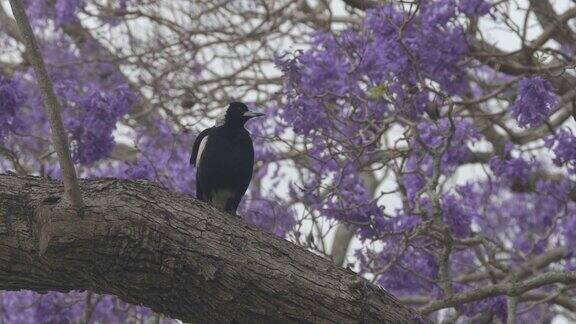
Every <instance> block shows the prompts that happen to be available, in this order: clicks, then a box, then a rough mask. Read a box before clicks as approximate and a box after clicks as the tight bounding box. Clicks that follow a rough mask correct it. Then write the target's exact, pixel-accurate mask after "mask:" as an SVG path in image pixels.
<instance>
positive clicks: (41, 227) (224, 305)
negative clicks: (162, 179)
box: [0, 175, 420, 323]
mask: <svg viewBox="0 0 576 324" xmlns="http://www.w3.org/2000/svg"><path fill="white" fill-rule="evenodd" d="M81 188H82V191H83V192H82V193H83V196H84V197H85V205H86V208H85V209H86V211H85V213H84V217H82V218H78V217H71V213H73V210H70V209H67V208H66V205H65V204H62V202H61V201H62V200H61V198H62V195H63V190H62V188H61V186H60V185H59V183H58V182H55V181H51V180H46V179H42V178H37V177H18V176H13V175H0V289H8V290H18V289H31V290H35V291H40V292H42V291H48V290H57V291H69V290H72V289H80V290H84V289H90V290H92V291H94V292H96V293H111V294H115V295H118V296H119V297H120V298H122V299H124V300H126V301H128V302H131V303H137V304H144V305H146V306H149V307H151V308H152V309H153V310H155V311H157V312H162V313H165V314H167V315H169V316H172V317H175V318H179V319H181V320H184V321H192V322H198V323H216V322H218V323H231V322H236V323H263V322H266V323H277V322H282V323H290V322H298V323H330V322H338V323H358V322H362V323H413V322H417V321H418V320H419V318H420V317H419V315H418V314H417V313H416V312H415V311H413V310H411V309H409V308H408V307H406V306H404V305H402V304H401V303H400V302H399V301H398V300H397V299H396V298H394V297H393V296H391V295H389V294H388V293H386V292H385V291H383V290H381V289H379V288H377V287H375V286H373V285H371V284H369V283H368V282H367V281H366V280H364V279H362V278H360V277H358V276H357V275H356V274H355V273H353V272H351V271H348V270H345V269H342V268H340V267H339V266H337V265H335V264H333V263H332V262H330V261H329V260H326V259H323V258H321V257H319V256H317V255H315V254H313V253H310V252H308V251H306V250H304V249H302V248H301V247H298V246H296V245H294V244H291V243H290V242H287V241H285V240H283V239H281V238H278V237H275V236H273V235H271V234H267V233H263V232H261V231H260V230H258V229H255V228H252V227H251V226H248V225H246V224H245V223H244V221H243V220H241V219H240V218H236V217H232V216H230V215H227V214H222V213H220V212H218V211H216V210H215V209H213V208H211V207H209V206H208V205H205V204H203V203H201V202H199V201H197V200H195V199H192V198H190V197H189V196H185V195H182V194H178V193H172V192H169V191H167V190H165V189H162V188H160V187H157V186H155V185H153V184H149V183H147V182H131V181H124V180H117V179H101V180H84V181H82V186H81Z"/></svg>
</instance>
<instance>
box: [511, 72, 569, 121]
mask: <svg viewBox="0 0 576 324" xmlns="http://www.w3.org/2000/svg"><path fill="white" fill-rule="evenodd" d="M557 103H558V96H557V95H556V93H555V92H554V88H553V87H552V84H550V82H549V81H548V80H545V79H543V78H542V77H538V76H536V77H524V78H523V79H522V80H520V82H519V85H518V98H517V99H516V101H515V102H514V104H512V105H511V106H510V114H511V116H512V117H513V118H515V119H516V121H517V122H518V126H520V127H524V128H525V127H533V126H538V125H540V124H542V123H543V122H544V121H545V120H547V119H548V116H549V115H550V112H551V110H552V108H554V107H555V106H556V104H557Z"/></svg>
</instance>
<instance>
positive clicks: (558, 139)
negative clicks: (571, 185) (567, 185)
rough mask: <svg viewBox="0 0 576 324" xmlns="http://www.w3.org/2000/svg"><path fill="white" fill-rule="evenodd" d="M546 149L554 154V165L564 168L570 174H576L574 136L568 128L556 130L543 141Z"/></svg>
mask: <svg viewBox="0 0 576 324" xmlns="http://www.w3.org/2000/svg"><path fill="white" fill-rule="evenodd" d="M545 144H546V147H548V148H549V149H551V150H552V152H554V159H553V161H554V164H555V165H557V166H559V167H561V166H565V167H566V168H567V169H568V172H569V173H570V174H576V136H574V134H573V133H572V130H570V129H569V128H563V129H560V130H558V132H557V133H556V134H555V135H554V136H550V137H548V138H547V139H546V141H545Z"/></svg>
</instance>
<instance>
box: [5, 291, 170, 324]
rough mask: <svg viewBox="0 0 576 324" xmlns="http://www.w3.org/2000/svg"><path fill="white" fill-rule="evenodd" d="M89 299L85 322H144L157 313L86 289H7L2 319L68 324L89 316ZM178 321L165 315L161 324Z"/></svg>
mask: <svg viewBox="0 0 576 324" xmlns="http://www.w3.org/2000/svg"><path fill="white" fill-rule="evenodd" d="M87 302H89V303H90V304H91V307H92V312H91V314H90V316H89V317H88V319H87V322H86V323H111V324H115V323H118V324H119V323H126V322H133V323H144V322H146V321H147V320H150V319H152V317H153V315H154V313H152V311H150V309H148V308H145V307H142V306H133V305H130V304H128V303H125V302H123V301H121V300H119V299H118V298H116V297H114V296H103V295H91V296H90V298H89V297H88V293H87V292H78V291H74V292H70V293H67V294H64V293H58V292H50V293H47V294H37V293H33V292H29V291H27V292H4V293H2V294H0V322H2V323H19V324H34V323H47V324H66V323H78V322H80V321H82V320H83V319H86V317H85V316H86V314H85V307H86V303H87ZM174 322H175V321H173V320H171V319H170V318H165V319H164V320H163V321H162V323H165V324H169V323H174Z"/></svg>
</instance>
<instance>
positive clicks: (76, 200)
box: [10, 0, 83, 209]
mask: <svg viewBox="0 0 576 324" xmlns="http://www.w3.org/2000/svg"><path fill="white" fill-rule="evenodd" d="M10 6H11V7H12V13H13V14H14V18H15V19H16V24H17V25H18V29H19V30H20V33H21V36H22V40H23V42H24V45H25V46H26V49H27V51H28V52H29V60H30V63H31V64H32V66H33V67H34V71H35V73H36V79H37V80H38V88H39V89H40V93H41V95H42V99H43V101H44V107H45V109H46V113H47V114H48V118H49V119H50V125H51V127H52V141H53V143H54V147H55V149H56V152H57V153H58V159H59V161H60V168H61V170H62V180H63V182H64V188H65V191H66V194H67V195H68V197H69V198H70V203H71V204H72V207H74V208H76V209H79V208H82V206H83V203H82V196H81V194H80V188H79V186H78V180H77V179H76V170H75V169H74V164H73V163H72V158H71V156H70V148H69V146H68V139H67V138H66V133H65V131H64V126H63V124H62V117H61V116H60V106H59V104H58V98H57V97H56V94H55V92H54V88H53V87H52V81H51V80H50V77H49V76H48V72H47V71H46V66H45V65H44V60H43V59H42V54H41V53H40V49H39V47H38V43H37V41H36V37H35V36H34V32H33V31H32V27H30V22H29V21H28V17H27V16H26V11H25V10H24V6H23V5H22V2H21V1H20V0H10Z"/></svg>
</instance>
